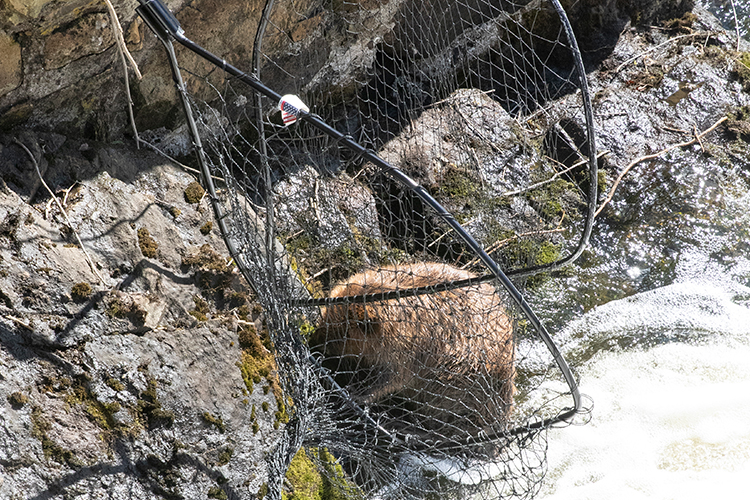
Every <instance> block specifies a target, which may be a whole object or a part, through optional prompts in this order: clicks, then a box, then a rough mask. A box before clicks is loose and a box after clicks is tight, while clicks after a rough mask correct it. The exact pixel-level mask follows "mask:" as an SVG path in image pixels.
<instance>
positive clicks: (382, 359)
mask: <svg viewBox="0 0 750 500" xmlns="http://www.w3.org/2000/svg"><path fill="white" fill-rule="evenodd" d="M474 277H476V276H475V275H473V274H472V273H470V272H468V271H464V270H460V269H457V268H455V267H453V266H449V265H446V264H440V263H419V264H409V265H402V266H398V267H385V268H381V269H376V270H370V271H366V272H363V273H360V274H356V275H354V276H352V277H351V278H350V279H349V280H347V281H346V282H345V283H342V284H339V285H337V286H336V287H334V288H333V289H332V290H331V293H330V296H331V297H347V296H361V295H366V294H378V293H387V292H392V291H396V290H406V289H413V288H420V287H429V286H435V285H440V284H444V283H449V282H453V281H458V280H465V279H468V278H474ZM321 317H322V319H321V322H320V324H319V325H318V328H317V329H316V332H315V334H314V335H313V336H312V338H311V342H310V343H311V346H313V348H315V349H316V350H318V351H320V352H322V353H323V354H324V358H326V359H327V360H328V361H329V362H328V366H332V367H333V369H334V371H339V372H346V373H347V374H348V376H347V377H344V378H345V383H346V382H348V388H349V390H350V392H351V393H352V394H353V396H354V397H355V398H356V399H358V400H359V401H360V402H361V403H362V404H370V405H376V406H383V405H386V406H387V405H394V404H395V405H398V406H399V407H400V408H401V409H402V410H403V411H404V412H410V413H411V414H412V416H413V417H415V418H416V419H417V421H419V425H423V426H428V427H430V428H433V429H437V428H443V427H445V426H448V427H451V428H456V427H464V428H466V427H469V428H473V429H474V430H475V431H478V430H487V429H489V428H492V427H493V426H494V425H495V424H496V423H497V420H504V419H505V418H507V416H508V413H509V411H510V408H511V405H512V396H513V393H514V391H515V387H514V383H513V379H514V375H515V368H514V352H513V351H514V347H513V331H512V322H511V320H510V318H509V316H508V315H507V313H506V310H505V308H504V307H503V304H502V302H501V300H500V298H499V296H498V294H497V292H496V291H495V289H494V288H493V287H492V286H490V285H488V284H479V285H471V286H468V287H462V288H456V289H453V290H442V291H441V289H440V287H438V288H437V289H436V291H435V292H434V293H428V294H423V295H417V296H409V297H403V298H399V299H391V300H385V301H382V300H381V301H377V300H372V301H368V302H365V303H363V302H362V301H361V299H358V300H353V301H351V302H349V303H345V304H337V305H332V306H328V307H326V308H324V310H323V311H322V316H321ZM346 379H348V380H346ZM441 432H447V431H441Z"/></svg>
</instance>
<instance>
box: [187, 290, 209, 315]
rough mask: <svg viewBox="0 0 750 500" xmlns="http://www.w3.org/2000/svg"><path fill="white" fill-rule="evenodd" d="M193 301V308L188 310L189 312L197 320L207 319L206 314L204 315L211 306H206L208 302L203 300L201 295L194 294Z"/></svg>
mask: <svg viewBox="0 0 750 500" xmlns="http://www.w3.org/2000/svg"><path fill="white" fill-rule="evenodd" d="M193 303H195V308H194V309H192V310H190V311H189V312H190V314H191V315H192V316H193V317H194V318H195V319H197V320H198V321H206V320H207V319H208V316H206V315H207V314H208V313H209V311H210V310H211V308H210V307H209V306H208V302H206V301H205V300H203V298H202V297H199V296H198V295H194V296H193Z"/></svg>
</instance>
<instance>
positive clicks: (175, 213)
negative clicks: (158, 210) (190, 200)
mask: <svg viewBox="0 0 750 500" xmlns="http://www.w3.org/2000/svg"><path fill="white" fill-rule="evenodd" d="M169 213H170V215H172V217H174V218H175V219H176V218H177V217H179V216H180V214H182V210H180V209H179V208H177V207H169Z"/></svg>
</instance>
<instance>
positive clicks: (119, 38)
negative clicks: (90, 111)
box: [104, 0, 143, 149]
mask: <svg viewBox="0 0 750 500" xmlns="http://www.w3.org/2000/svg"><path fill="white" fill-rule="evenodd" d="M104 3H105V4H106V5H107V10H108V11H109V18H110V22H111V23H112V29H113V30H114V32H115V41H116V42H117V51H118V52H119V53H120V60H121V61H122V72H123V74H124V76H125V94H126V95H127V98H128V117H129V118H130V128H132V129H133V136H134V137H135V146H136V148H138V149H140V147H141V141H140V138H139V137H138V127H136V125H135V115H134V113H133V97H132V96H131V95H130V77H129V76H128V61H129V62H130V65H131V66H132V67H133V71H135V75H136V77H138V79H139V80H140V79H142V78H143V75H141V71H140V70H139V69H138V65H137V64H136V63H135V60H134V59H133V56H132V55H131V54H130V51H129V50H128V47H127V45H125V38H124V37H123V35H122V26H120V20H119V19H118V18H117V12H115V8H114V6H113V5H112V2H110V0H104Z"/></svg>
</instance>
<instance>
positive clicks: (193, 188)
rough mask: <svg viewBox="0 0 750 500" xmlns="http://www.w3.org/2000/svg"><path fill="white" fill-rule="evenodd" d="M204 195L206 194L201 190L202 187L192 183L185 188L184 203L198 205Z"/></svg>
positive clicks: (194, 182)
mask: <svg viewBox="0 0 750 500" xmlns="http://www.w3.org/2000/svg"><path fill="white" fill-rule="evenodd" d="M204 194H206V191H205V190H204V189H203V186H201V185H200V184H199V183H198V182H196V181H193V182H191V183H190V184H188V186H187V187H186V188H185V193H184V195H185V201H186V202H188V203H198V202H199V201H201V200H202V199H203V195H204Z"/></svg>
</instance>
